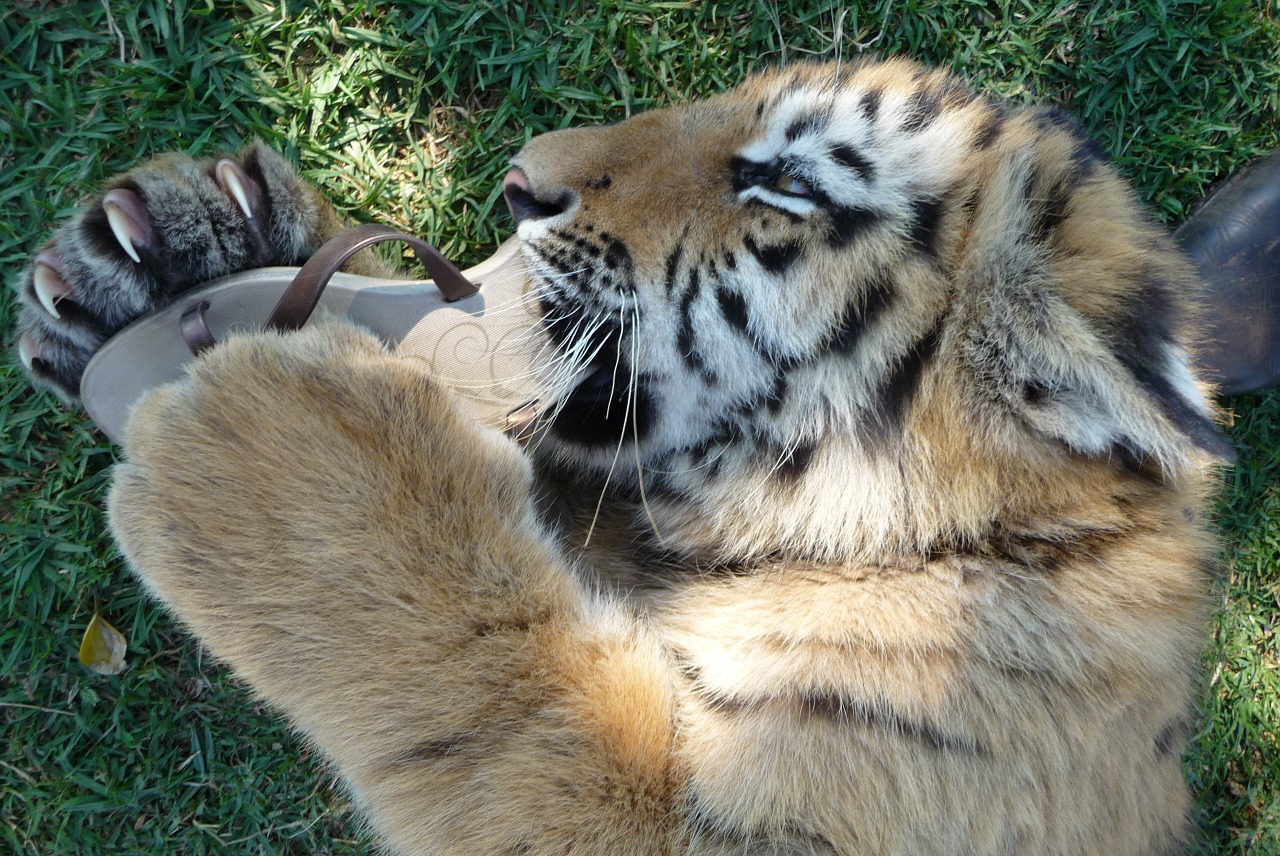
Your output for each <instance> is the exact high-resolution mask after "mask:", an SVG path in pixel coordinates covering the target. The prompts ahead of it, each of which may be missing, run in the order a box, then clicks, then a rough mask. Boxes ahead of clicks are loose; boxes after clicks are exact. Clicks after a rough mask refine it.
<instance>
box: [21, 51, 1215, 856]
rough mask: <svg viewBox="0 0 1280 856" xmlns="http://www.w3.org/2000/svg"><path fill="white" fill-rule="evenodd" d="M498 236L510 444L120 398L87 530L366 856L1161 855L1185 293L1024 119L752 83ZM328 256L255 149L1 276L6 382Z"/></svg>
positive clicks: (321, 207) (957, 99)
mask: <svg viewBox="0 0 1280 856" xmlns="http://www.w3.org/2000/svg"><path fill="white" fill-rule="evenodd" d="M504 195H505V197H506V200H507V203H508V205H509V207H510V209H511V211H512V213H513V215H514V218H515V220H516V222H517V224H518V236H519V241H520V244H521V248H522V252H523V256H524V260H525V265H526V267H527V277H528V286H527V293H528V296H529V300H530V301H531V302H532V303H533V304H535V306H536V309H537V312H538V314H539V315H540V317H541V328H542V330H541V333H542V335H544V336H545V338H546V341H547V346H546V348H545V350H544V352H543V358H542V359H540V360H539V365H538V366H537V367H536V368H537V369H538V370H539V371H540V372H541V373H542V374H543V376H544V386H545V390H546V394H545V396H544V399H543V408H542V415H541V418H540V422H539V424H538V426H537V428H536V434H535V436H534V437H533V438H532V439H531V440H530V441H529V442H528V443H527V445H524V446H521V445H518V444H517V443H515V442H513V441H512V440H511V439H509V438H507V437H506V436H504V435H503V434H501V433H500V432H498V431H496V430H495V429H491V428H488V427H485V426H482V425H480V424H478V423H476V422H474V421H472V420H471V419H470V418H469V417H468V416H466V415H465V414H464V413H463V412H462V411H461V410H460V409H459V408H458V406H457V405H456V403H455V401H454V398H453V396H452V395H451V393H450V392H449V391H448V390H447V389H446V388H444V387H443V386H442V385H441V384H440V383H438V382H436V381H435V380H433V379H432V378H431V377H430V376H429V375H428V373H427V371H426V370H425V369H423V368H422V366H421V365H420V364H419V363H417V362H415V361H413V360H411V359H407V358H402V357H398V356H396V355H395V354H393V353H390V352H388V351H387V350H386V349H385V348H383V347H382V346H381V345H380V344H378V342H377V341H376V340H375V339H373V338H372V337H371V336H370V335H368V334H366V333H364V332H361V331H359V330H357V329H355V328H353V327H350V326H348V325H344V324H340V323H336V322H317V323H314V324H312V325H310V326H308V327H307V328H305V329H303V330H302V331H301V332H298V333H294V334H289V335H278V334H245V335H241V336H239V337H237V338H233V339H231V340H229V341H228V342H226V343H225V344H223V345H220V346H219V347H217V348H215V349H213V350H212V351H211V352H210V353H209V354H208V355H206V356H205V357H203V358H202V359H201V360H200V361H198V362H197V363H196V365H195V367H194V368H193V370H192V371H191V373H190V375H189V377H188V378H187V379H186V380H185V381H183V382H181V383H179V384H176V385H172V386H169V387H165V388H162V389H161V390H159V391H158V392H155V393H153V394H151V395H150V396H149V397H148V398H146V399H145V400H144V401H143V403H141V404H140V405H139V406H138V408H137V409H136V410H135V412H134V415H133V419H132V422H131V425H130V430H129V435H128V440H127V443H126V454H127V460H126V461H125V462H124V463H122V464H121V465H119V466H118V468H117V469H116V472H115V481H114V487H113V490H112V494H111V499H110V521H111V526H112V529H113V531H114V533H115V535H116V538H117V539H118V541H119V543H120V545H121V547H122V548H123V550H124V552H125V554H126V555H127V556H128V557H129V560H130V562H131V563H132V566H133V568H134V569H135V571H136V573H137V574H138V576H139V577H140V578H141V580H142V581H143V582H144V583H145V584H146V585H147V586H148V587H149V588H150V589H151V590H152V591H154V593H155V594H156V595H157V596H158V597H160V598H161V599H163V600H164V601H165V602H166V603H167V604H168V605H169V606H170V607H171V608H172V610H173V611H174V612H175V613H176V615H177V616H178V617H179V618H180V619H181V620H182V621H183V622H184V623H185V624H186V625H187V626H188V627H189V628H190V629H191V631H192V632H193V633H194V634H195V635H196V636H197V637H199V638H200V639H201V640H202V641H203V642H204V644H205V645H207V646H208V647H209V649H210V650H211V651H212V652H213V653H214V654H216V655H217V656H218V657H220V658H222V659H223V660H224V661H226V662H227V663H228V664H229V665H230V666H231V668H232V669H234V670H235V671H236V672H237V673H238V674H239V675H240V676H241V677H243V678H244V679H245V680H246V681H247V682H248V683H249V684H250V685H251V686H252V687H253V689H254V690H255V691H256V692H258V693H260V694H261V695H262V696H263V697H265V698H266V699H268V700H270V701H271V703H272V704H274V705H275V706H276V708H277V709H278V710H279V711H280V712H281V713H282V714H283V715H284V716H286V717H288V719H289V720H290V721H291V722H292V723H293V724H294V725H295V726H296V727H297V728H299V729H300V730H301V731H302V732H304V733H305V734H306V735H308V737H309V738H310V739H311V740H312V741H314V742H315V744H316V745H318V746H320V747H321V748H323V750H324V752H325V753H326V754H327V756H328V757H329V758H330V759H331V760H332V762H333V763H334V764H335V766H336V768H337V769H338V770H339V771H340V773H341V775H342V777H343V779H344V781H345V782H346V783H347V785H348V786H349V787H350V788H351V790H352V792H353V793H354V794H356V795H357V796H358V798H359V801H360V804H361V805H362V806H363V808H364V810H365V811H366V812H367V814H368V816H369V818H370V819H371V820H372V822H373V824H374V826H375V828H376V829H377V830H378V832H379V834H380V835H381V836H382V838H383V839H384V840H385V842H386V844H387V846H388V847H389V848H390V849H391V850H393V851H394V852H399V853H476V854H494V853H513V854H514V853H521V854H535V853H556V854H566V853H581V854H693V853H697V854H775V853H776V854H782V853H786V854H802V853H804V854H875V856H890V854H897V856H923V855H924V854H938V856H955V854H1063V856H1066V854H1070V856H1079V854H1107V856H1116V854H1152V853H1172V852H1180V851H1181V849H1182V848H1184V847H1185V846H1186V845H1187V843H1188V841H1189V838H1190V834H1191V833H1190V828H1189V827H1190V824H1189V821H1188V817H1189V810H1190V801H1189V797H1188V789H1187V786H1186V784H1185V783H1184V780H1183V776H1182V773H1181V770H1180V766H1179V755H1180V753H1181V751H1182V749H1183V746H1184V744H1185V741H1186V739H1187V735H1188V731H1189V724H1190V720H1191V717H1192V715H1193V712H1192V701H1193V698H1194V696H1195V694H1196V688H1197V677H1196V671H1197V656H1198V652H1199V650H1200V647H1201V645H1202V644H1203V642H1204V641H1205V635H1206V632H1205V618H1206V613H1207V610H1208V608H1209V602H1208V599H1207V595H1208V591H1209V588H1210V584H1211V576H1212V566H1213V561H1214V556H1215V545H1214V541H1213V538H1212V537H1211V535H1210V532H1209V530H1208V528H1207V526H1206V522H1205V509H1206V502H1207V497H1208V495H1209V492H1210V490H1211V487H1212V485H1213V473H1214V467H1215V465H1216V462H1217V461H1218V460H1219V459H1221V458H1226V457H1229V456H1230V447H1229V446H1228V445H1227V444H1226V442H1225V441H1224V440H1223V439H1222V438H1221V437H1220V436H1219V435H1218V433H1217V432H1216V430H1215V427H1214V412H1213V410H1212V408H1211V406H1210V405H1209V403H1208V402H1207V400H1206V397H1205V394H1204V392H1203V391H1202V389H1201V387H1200V385H1199V384H1198V382H1197V380H1196V378H1195V376H1194V374H1193V372H1192V371H1191V370H1190V368H1189V363H1188V353H1189V352H1190V351H1191V349H1192V348H1194V346H1195V340H1194V330H1193V326H1194V325H1193V324H1192V322H1193V320H1194V314H1193V313H1194V306H1193V301H1194V298H1195V294H1196V291H1197V288H1198V287H1199V286H1198V283H1197V281H1196V279H1195V277H1194V275H1193V273H1192V269H1191V268H1190V266H1189V265H1188V263H1187V262H1186V261H1185V260H1184V259H1183V258H1182V256H1181V255H1180V254H1179V253H1178V251H1177V250H1176V249H1175V248H1174V246H1173V244H1172V243H1171V241H1170V239H1169V238H1168V236H1167V235H1166V233H1165V231H1164V229H1162V228H1161V227H1160V226H1158V225H1156V224H1155V223H1154V222H1153V220H1152V219H1151V217H1150V216H1149V215H1148V214H1147V212H1145V211H1144V210H1143V209H1142V207H1141V206H1140V205H1139V204H1138V203H1137V202H1136V201H1135V199H1134V196H1133V194H1132V193H1131V192H1130V191H1129V190H1128V189H1127V188H1126V186H1125V184H1124V183H1123V182H1122V180H1121V179H1120V178H1118V177H1117V175H1116V173H1115V171H1114V170H1113V169H1112V168H1111V166H1109V165H1108V163H1107V162H1106V158H1105V157H1104V156H1103V154H1102V153H1101V151H1100V150H1099V149H1098V147H1097V146H1095V145H1094V144H1093V143H1091V142H1090V141H1089V140H1088V139H1087V138H1086V137H1085V136H1084V135H1083V134H1082V133H1081V132H1080V130H1079V129H1078V128H1077V126H1076V125H1075V124H1074V123H1073V122H1072V121H1071V120H1070V119H1068V118H1067V117H1066V116H1064V115H1063V114H1062V113H1060V112H1059V111H1057V110H1056V109H1053V108H1047V107H1026V106H1016V105H1011V104H1004V103H997V102H995V101H993V100H991V99H989V98H987V97H983V96H980V95H977V94H975V93H974V92H973V91H971V90H970V89H969V88H967V87H966V86H965V85H964V84H963V83H961V82H959V81H957V80H956V79H954V78H952V77H950V76H948V75H946V74H944V73H940V72H934V71H928V70H926V69H924V68H922V67H920V66H918V65H915V64H913V63H910V62H907V61H901V60H894V61H886V62H871V61H865V62H861V63H857V64H853V65H849V64H846V65H843V66H830V65H812V66H809V65H803V66H795V67H790V68H785V69H781V70H777V71H772V72H768V73H764V74H761V75H759V76H756V77H752V78H750V79H749V80H747V81H746V82H745V83H743V84H742V85H741V86H740V87H738V88H737V89H735V90H733V91H731V92H728V93H726V94H723V95H720V96H717V97H713V98H708V99H706V100H704V101H699V102H695V103H691V104H686V105H682V106H676V107H671V108H668V109H664V110H656V111H653V112H650V113H645V114H643V115H639V116H636V117H635V118H631V119H628V120H627V121H625V122H621V123H619V124H617V125H612V126H609V127H602V128H591V129H578V130H568V131H562V132H557V133H553V134H548V135H545V136H541V137H537V138H535V139H534V140H533V141H532V142H531V143H529V145H528V146H527V147H526V148H525V149H524V150H523V151H521V152H520V153H519V154H517V155H516V156H515V158H514V160H513V162H512V169H511V172H510V173H509V174H508V176H507V178H506V180H505V182H504ZM339 225H340V224H339V223H338V218H337V217H336V216H335V215H334V214H333V211H332V209H331V208H330V207H329V206H328V205H327V203H325V202H324V201H323V200H322V199H321V198H320V197H319V195H318V194H317V193H316V192H315V191H313V190H311V189H310V188H308V187H307V186H306V185H305V184H303V182H302V181H300V180H299V179H298V178H297V176H296V175H295V173H294V172H293V171H292V169H291V168H290V167H289V166H288V165H287V164H285V163H284V162H283V161H282V160H281V159H280V158H279V157H278V156H276V155H274V154H273V153H271V152H270V151H269V150H268V149H266V148H265V147H263V146H261V145H258V144H251V145H250V146H248V147H247V148H246V149H245V150H244V151H243V152H242V153H241V154H240V155H239V156H238V157H235V158H227V159H223V160H220V161H217V162H209V163H194V162H192V161H189V160H186V159H183V158H180V157H175V156H167V157H164V158H161V159H158V160H156V161H153V162H150V163H147V164H144V165H142V166H141V167H139V168H138V169H136V170H134V171H132V172H130V173H127V174H125V175H124V176H122V177H121V178H119V179H117V180H116V181H114V182H113V183H112V184H111V185H110V187H109V189H108V190H107V192H106V193H105V195H104V196H102V197H100V198H99V199H97V200H96V201H94V202H92V203H91V204H89V205H88V206H87V207H86V208H85V209H84V211H83V212H82V213H81V214H80V215H79V216H78V217H76V218H75V219H73V220H72V221H71V222H69V223H68V224H67V225H66V226H64V227H63V228H62V230H61V231H59V232H58V233H57V235H55V237H54V238H53V240H52V241H51V243H50V244H48V245H47V246H46V248H45V249H44V250H42V251H41V252H40V254H39V255H38V256H37V257H36V259H35V262H34V264H33V265H32V268H31V270H30V271H29V272H28V273H27V274H26V275H25V277H24V279H23V281H22V299H23V300H24V302H25V309H24V311H23V314H22V317H21V319H20V326H21V333H20V336H19V349H20V351H21V358H22V361H23V363H24V365H25V366H26V368H27V370H28V371H29V372H30V374H31V376H32V377H33V379H34V380H35V381H37V382H39V383H44V384H47V385H49V386H52V387H53V388H54V389H56V390H58V391H60V392H61V393H62V394H63V395H64V396H66V397H69V398H70V397H74V395H75V392H76V389H77V383H78V377H79V373H80V371H81V370H82V369H83V366H84V363H85V360H86V359H87V358H88V356H89V355H90V354H92V352H93V351H94V349H95V348H96V347H98V346H99V345H100V344H101V342H102V341H103V340H104V339H105V338H106V337H108V336H110V335H111V334H112V333H113V332H114V331H115V330H117V329H118V328H119V327H120V326H121V325H122V324H124V323H125V322H127V321H128V320H129V319H130V318H132V317H134V316H136V315H138V314H139V313H141V312H145V311H146V310H147V309H149V308H150V307H152V306H155V305H157V304H160V303H163V302H164V301H167V300H169V299H171V298H172V297H173V296H174V295H175V294H177V293H180V292H181V291H183V290H184V289H187V288H189V287H190V286H191V285H193V284H194V283H196V282H199V281H201V280H204V279H207V278H209V277H213V276H218V275H220V274H224V273H227V272H230V271H234V270H240V269H244V268H248V267H253V266H257V265H263V264H279V263H285V264H292V263H297V262H298V261H299V260H301V259H303V258H305V257H306V256H307V255H308V254H309V253H310V252H312V251H313V250H314V249H315V247H317V246H318V245H319V244H320V243H321V242H322V241H323V240H324V239H325V238H326V237H328V236H329V235H331V234H333V233H334V231H336V230H337V229H338V228H339ZM337 627H342V628H346V630H345V631H344V632H343V637H344V638H343V641H342V642H341V643H340V644H339V643H336V642H335V638H334V628H337Z"/></svg>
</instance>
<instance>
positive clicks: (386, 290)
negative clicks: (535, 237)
mask: <svg viewBox="0 0 1280 856" xmlns="http://www.w3.org/2000/svg"><path fill="white" fill-rule="evenodd" d="M384 241H403V242H405V243H407V244H409V245H410V246H411V247H412V248H413V250H414V252H415V253H416V254H417V256H418V258H419V260H420V261H422V263H423V265H424V266H425V267H426V268H427V272H428V273H429V274H430V275H431V277H432V278H431V279H429V280H420V281H405V280H395V279H375V278H371V277H366V276H357V275H355V274H348V273H341V272H339V271H338V268H339V267H341V266H342V264H343V263H344V262H345V261H346V260H347V259H349V258H350V257H351V256H352V255H354V254H355V253H357V252H359V251H360V250H362V249H364V248H365V247H368V246H371V245H372V244H376V243H381V242H384ZM527 282H528V279H527V277H526V276H525V272H524V262H523V259H522V258H521V256H520V254H519V252H518V250H517V247H516V243H515V241H514V240H511V241H507V243H505V244H503V245H502V246H501V247H499V248H498V251H497V252H496V253H495V254H494V255H493V256H492V257H491V258H489V259H487V260H486V261H484V262H481V263H480V264H479V265H477V266H476V267H474V268H471V269H469V270H467V271H465V272H460V271H458V269H457V268H455V267H454V266H453V265H452V264H450V263H449V262H448V261H447V260H446V259H445V258H444V257H443V256H441V255H440V253H439V252H437V251H436V250H435V248H433V247H431V246H430V245H429V244H427V243H426V242H424V241H421V240H419V239H417V238H414V237H412V236H410V235H405V234H402V233H399V232H396V231H395V230H393V229H390V228H387V227H385V226H377V225H367V226H356V227H354V228H351V229H348V230H346V231H345V232H342V233H341V234H339V235H338V236H336V237H335V238H333V239H332V240H331V241H329V242H328V243H326V244H325V245H324V246H323V247H321V248H320V249H319V250H318V251H316V253H315V255H313V256H312V257H311V258H310V259H308V260H307V262H306V264H304V265H303V266H302V267H301V268H290V267H275V268H262V269H259V270H251V271H245V272H243V273H238V274H234V275H232V276H228V277H224V278H222V279H219V280H216V281H213V282H210V283H208V284H207V285H204V286H201V287H200V288H198V289H195V290H192V291H190V292H187V293H186V294H183V295H182V296H181V297H180V298H179V299H178V300H176V301H174V302H173V303H171V304H169V305H168V306H165V307H163V308H161V309H158V310H156V311H155V312H152V313H150V314H149V315H145V316H143V317H142V318H139V319H138V320H137V321H134V322H133V323H132V324H130V325H129V326H128V327H125V328H124V329H123V330H121V331H120V332H118V333H117V334H116V335H114V336H112V337H111V339H109V340H108V341H107V342H106V344H104V345H103V346H102V348H101V349H100V350H99V351H98V352H97V354H95V355H94V357H93V359H92V360H90V361H89V365H88V366H87V367H86V368H85V371H84V376H83V377H82V379H81V381H80V398H81V400H82V401H83V402H84V407H85V410H87V411H88V413H89V416H90V417H91V418H92V419H93V421H94V422H95V423H96V424H97V425H98V427H99V428H101V429H102V431H103V433H105V434H106V435H107V436H108V437H110V438H111V439H112V440H115V441H116V442H119V441H120V438H121V435H122V433H123V430H124V426H125V423H126V422H127V421H128V417H129V410H130V408H131V407H132V406H133V404H134V403H135V402H136V401H137V400H138V399H139V398H141V397H142V395H143V393H145V392H146V391H147V390H149V389H152V388H154V387H156V386H159V385H160V384H164V383H168V382H170V381H174V380H178V379H179V378H181V377H182V375H183V373H184V371H185V369H186V366H187V365H188V364H189V363H190V362H191V361H192V360H194V359H195V357H196V355H197V354H199V353H200V352H201V351H202V350H204V349H205V348H208V347H211V346H213V345H214V344H215V343H216V342H217V341H219V340H220V339H222V338H225V336H226V335H227V334H228V333H230V332H234V331H237V330H252V329H260V328H261V327H262V326H263V320H262V319H266V325H265V326H266V327H267V328H269V329H278V330H293V329H297V328H298V327H301V326H302V325H303V324H304V323H306V321H307V319H308V318H309V317H310V316H311V314H312V312H313V311H314V310H315V308H316V307H317V305H318V306H320V307H322V308H323V309H324V311H325V312H326V313H327V314H328V315H330V316H333V317H339V318H347V319H349V320H350V321H352V322H353V323H355V324H358V325H360V326H361V327H364V328H366V329H367V330H369V331H370V332H372V333H374V334H375V335H376V336H378V337H379V338H380V339H382V341H383V342H384V343H386V344H387V345H388V346H391V347H394V348H395V350H396V351H397V352H398V353H400V354H408V355H412V356H416V357H420V358H422V359H423V360H425V361H426V362H427V363H428V364H429V365H430V366H431V368H432V370H433V371H434V373H435V374H436V376H437V377H439V378H440V379H441V380H442V381H443V382H445V383H447V384H449V385H450V386H451V387H452V388H453V389H454V390H455V391H456V392H457V393H458V394H459V395H460V396H461V397H462V398H463V399H464V400H465V401H467V402H468V403H469V404H470V405H471V406H472V410H473V412H474V413H475V415H476V417H477V418H478V419H480V420H482V421H484V422H486V423H488V424H491V425H495V426H498V427H502V428H504V429H507V430H512V431H519V430H520V429H522V428H523V427H524V426H525V425H527V423H528V421H529V418H531V415H532V413H533V412H534V411H535V410H536V407H535V406H534V400H533V399H534V396H535V393H534V384H533V382H532V379H531V377H530V371H529V365H530V363H531V362H532V360H533V357H534V355H535V354H536V352H537V349H538V346H539V342H540V341H541V340H540V339H539V338H538V337H537V335H536V333H535V332H534V331H535V330H536V329H537V327H536V324H537V319H536V318H535V316H534V315H533V314H532V313H531V311H530V307H529V306H528V305H527V301H526V300H525V289H526V285H527ZM273 307H274V308H273Z"/></svg>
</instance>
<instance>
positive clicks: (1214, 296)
mask: <svg viewBox="0 0 1280 856" xmlns="http://www.w3.org/2000/svg"><path fill="white" fill-rule="evenodd" d="M1174 235H1175V236H1176V237H1177V239H1178V241H1179V242H1181V244H1182V247H1183V249H1185V250H1186V251H1187V253H1188V254H1189V255H1190V256H1191V258H1192V259H1193V260H1194V261H1195V262H1196V263H1197V264H1198V265H1199V266H1200V272H1201V274H1202V275H1203V276H1204V278H1205V280H1206V282H1207V283H1208V290H1207V292H1206V295H1205V308H1206V310H1207V311H1206V313H1205V314H1206V318H1205V320H1206V322H1207V325H1208V330H1207V332H1208V338H1207V341H1206V347H1205V349H1204V350H1203V351H1202V352H1201V353H1200V354H1199V355H1198V360H1197V362H1198V363H1199V364H1200V366H1201V368H1202V369H1203V370H1204V372H1205V375H1206V377H1207V378H1208V379H1209V380H1212V381H1214V382H1215V383H1217V384H1218V392H1219V393H1221V394H1223V395H1234V394H1236V393H1241V392H1252V391H1254V390H1258V389H1262V388H1264V387H1268V386H1271V385H1273V384H1275V383H1277V382H1280V149H1276V150H1275V151H1273V152H1272V153H1271V154H1269V155H1267V156H1266V157H1264V158H1261V159H1259V160H1256V161H1254V162H1253V163H1251V164H1249V165H1248V166H1246V167H1245V168H1244V169H1242V170H1241V171H1239V172H1238V173H1236V174H1235V175H1234V176H1233V177H1232V178H1231V179H1230V180H1229V181H1227V183H1226V184H1224V185H1223V186H1222V187H1220V188H1218V190H1216V191H1215V192H1214V193H1213V194H1211V195H1210V196H1209V198H1208V199H1207V200H1206V201H1205V202H1204V204H1203V205H1201V206H1200V208H1199V209H1197V210H1196V211H1195V212H1194V213H1193V214H1192V215H1191V217H1189V218H1188V219H1187V222H1185V223H1183V224H1182V226H1181V227H1179V228H1178V230H1177V231H1176V232H1175V233H1174Z"/></svg>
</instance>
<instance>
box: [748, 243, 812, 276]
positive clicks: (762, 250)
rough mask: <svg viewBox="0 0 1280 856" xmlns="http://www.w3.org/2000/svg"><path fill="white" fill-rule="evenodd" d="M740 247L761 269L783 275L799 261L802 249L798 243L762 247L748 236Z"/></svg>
mask: <svg viewBox="0 0 1280 856" xmlns="http://www.w3.org/2000/svg"><path fill="white" fill-rule="evenodd" d="M742 245H743V246H744V247H746V249H747V252H749V253H751V255H753V256H755V257H756V260H757V261H758V262H760V266H761V267H763V268H764V269H765V270H766V271H768V272H769V273H774V274H781V273H785V272H786V270H787V269H788V268H789V267H791V266H792V265H793V264H795V263H796V262H797V261H798V260H799V259H800V257H801V255H802V252H801V251H802V249H803V248H802V247H801V245H800V242H799V241H788V242H787V243H784V244H769V245H766V246H763V247H762V246H760V245H759V244H757V243H756V242H755V239H754V238H752V237H751V236H750V235H747V236H746V237H745V238H743V240H742Z"/></svg>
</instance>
